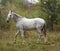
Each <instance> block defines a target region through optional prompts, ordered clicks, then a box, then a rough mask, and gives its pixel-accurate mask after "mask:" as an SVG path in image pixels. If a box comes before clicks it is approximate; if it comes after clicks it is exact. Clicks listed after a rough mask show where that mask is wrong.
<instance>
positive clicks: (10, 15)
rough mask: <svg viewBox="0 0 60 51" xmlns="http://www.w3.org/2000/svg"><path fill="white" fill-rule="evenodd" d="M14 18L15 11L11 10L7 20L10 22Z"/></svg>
mask: <svg viewBox="0 0 60 51" xmlns="http://www.w3.org/2000/svg"><path fill="white" fill-rule="evenodd" d="M11 18H13V12H12V11H11V10H10V11H9V13H8V16H7V22H9V21H10V20H11Z"/></svg>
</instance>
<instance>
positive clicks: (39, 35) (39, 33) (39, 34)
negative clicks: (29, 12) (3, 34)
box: [37, 28, 42, 43]
mask: <svg viewBox="0 0 60 51" xmlns="http://www.w3.org/2000/svg"><path fill="white" fill-rule="evenodd" d="M37 32H38V39H37V43H39V41H40V38H41V36H42V34H41V29H40V28H37Z"/></svg>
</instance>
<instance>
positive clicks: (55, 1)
mask: <svg viewBox="0 0 60 51" xmlns="http://www.w3.org/2000/svg"><path fill="white" fill-rule="evenodd" d="M10 9H11V10H13V11H14V12H16V13H17V14H19V15H21V16H25V17H27V18H36V17H41V18H44V19H45V20H46V22H47V39H48V42H47V43H45V42H44V41H43V38H42V40H41V42H40V43H39V44H37V43H36V39H37V33H36V31H27V32H26V34H25V40H26V42H25V44H22V39H21V36H20V34H19V35H18V37H17V43H16V44H14V43H13V40H14V36H15V33H16V27H15V23H14V21H13V20H11V21H10V23H7V22H6V18H7V14H8V11H9V10H10ZM50 30H54V31H50ZM59 31H60V0H41V3H40V4H38V5H32V6H31V10H30V12H28V10H27V8H26V7H25V6H24V5H23V4H22V0H2V2H1V5H0V51H60V32H59Z"/></svg>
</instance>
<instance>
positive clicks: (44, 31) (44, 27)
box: [43, 24, 46, 36]
mask: <svg viewBox="0 0 60 51" xmlns="http://www.w3.org/2000/svg"><path fill="white" fill-rule="evenodd" d="M43 29H44V30H43V33H44V35H45V36H46V24H44V26H43Z"/></svg>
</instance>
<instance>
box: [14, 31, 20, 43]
mask: <svg viewBox="0 0 60 51" xmlns="http://www.w3.org/2000/svg"><path fill="white" fill-rule="evenodd" d="M18 33H19V30H18V31H17V32H16V35H15V37H14V43H16V38H17V35H18Z"/></svg>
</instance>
